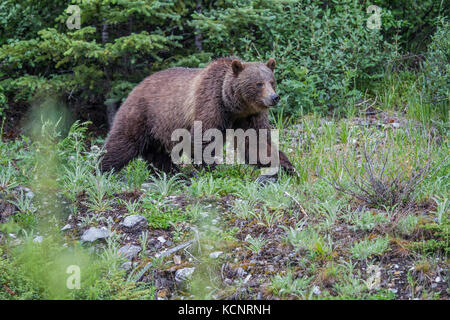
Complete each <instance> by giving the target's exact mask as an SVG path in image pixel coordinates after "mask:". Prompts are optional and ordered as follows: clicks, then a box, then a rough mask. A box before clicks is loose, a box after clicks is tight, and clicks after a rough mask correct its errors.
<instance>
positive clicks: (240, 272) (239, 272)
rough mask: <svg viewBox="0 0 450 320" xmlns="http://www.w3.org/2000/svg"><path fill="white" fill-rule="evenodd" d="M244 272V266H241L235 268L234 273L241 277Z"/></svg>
mask: <svg viewBox="0 0 450 320" xmlns="http://www.w3.org/2000/svg"><path fill="white" fill-rule="evenodd" d="M246 274H247V272H245V270H244V268H241V267H239V268H237V270H236V275H237V276H238V277H239V278H243V277H244V276H245V275H246Z"/></svg>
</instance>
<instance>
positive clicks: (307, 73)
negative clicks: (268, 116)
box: [191, 0, 387, 114]
mask: <svg viewBox="0 0 450 320" xmlns="http://www.w3.org/2000/svg"><path fill="white" fill-rule="evenodd" d="M368 17H369V16H368V15H367V14H366V7H365V6H363V5H360V4H358V3H357V2H356V1H351V0H345V1H340V2H339V4H333V5H332V6H329V7H327V6H326V5H325V2H322V1H310V0H304V1H295V2H294V1H255V0H246V1H237V0H228V1H223V5H222V6H220V7H219V8H213V9H210V10H207V11H203V12H202V13H201V14H194V20H193V21H192V22H191V24H192V25H194V26H195V27H196V28H198V30H199V31H201V32H202V35H203V37H204V39H205V40H204V43H205V44H206V45H207V47H208V48H209V50H211V51H212V52H213V53H214V54H215V55H218V56H221V55H238V56H241V57H242V58H244V59H246V60H264V59H267V58H268V57H269V56H274V57H276V58H277V61H278V67H277V71H276V74H277V77H278V79H279V91H280V93H281V96H282V103H281V106H282V108H284V109H285V111H287V112H289V113H291V114H303V113H306V112H311V111H317V112H324V111H327V109H328V105H333V106H345V105H346V104H351V103H353V102H354V101H355V99H357V98H359V97H360V96H361V91H360V88H361V86H360V83H362V82H364V81H368V80H372V79H376V78H379V77H381V76H382V62H383V60H384V59H385V57H386V54H385V51H384V49H385V48H387V44H386V42H384V41H383V39H382V36H381V34H380V32H379V31H378V30H370V29H368V28H367V27H366V21H367V18H368ZM244 30H245V32H244Z"/></svg>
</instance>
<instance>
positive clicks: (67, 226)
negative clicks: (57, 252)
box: [61, 224, 72, 231]
mask: <svg viewBox="0 0 450 320" xmlns="http://www.w3.org/2000/svg"><path fill="white" fill-rule="evenodd" d="M69 229H72V226H71V225H70V224H66V225H65V226H64V227H62V228H61V231H66V230H69Z"/></svg>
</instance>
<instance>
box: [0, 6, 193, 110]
mask: <svg viewBox="0 0 450 320" xmlns="http://www.w3.org/2000/svg"><path fill="white" fill-rule="evenodd" d="M28 2H31V1H22V3H20V4H14V3H12V1H7V2H6V3H2V7H0V12H4V11H3V10H1V9H4V10H12V11H11V12H9V14H8V15H7V17H4V18H3V20H2V15H1V14H0V23H2V22H3V24H5V25H8V26H9V25H10V24H11V19H14V21H16V18H14V15H13V14H14V10H16V9H17V11H20V10H22V9H24V10H23V12H24V14H27V13H28V11H29V10H30V11H33V10H34V11H35V12H39V11H41V10H44V11H45V16H44V17H42V18H41V17H39V15H38V14H34V15H32V19H31V21H30V20H29V19H28V18H27V19H22V20H25V21H27V22H28V21H30V22H33V19H34V20H35V19H38V18H39V19H42V20H46V19H47V17H48V18H49V17H51V21H52V22H53V23H40V24H37V28H38V29H37V30H39V31H38V32H37V34H36V32H34V33H30V35H32V36H29V37H27V38H26V39H23V40H19V41H18V40H17V39H16V38H19V35H18V34H20V33H21V32H22V31H20V30H17V32H13V31H11V30H10V29H6V31H5V37H6V36H7V37H10V39H8V42H11V43H8V44H4V45H3V46H2V47H1V48H0V61H3V63H2V64H1V65H0V88H2V89H1V90H0V102H2V101H3V100H4V97H5V96H6V97H8V100H9V101H10V102H11V101H12V100H15V101H24V102H29V101H30V100H32V99H35V98H36V97H40V96H59V97H64V98H69V100H70V99H71V97H77V98H81V99H82V101H83V102H85V103H86V102H88V101H89V103H94V104H98V105H103V103H104V102H105V101H106V100H108V99H118V100H120V99H124V98H125V97H126V95H127V94H128V92H129V91H130V90H131V89H132V88H133V87H134V86H135V85H136V84H137V83H138V82H140V81H141V80H142V79H143V78H144V77H145V76H147V75H149V74H150V73H151V72H154V71H157V70H160V69H162V68H166V67H168V66H169V64H170V63H171V61H174V60H177V57H180V56H181V55H182V56H183V57H184V58H186V57H187V56H189V52H186V51H185V50H181V48H182V47H183V45H182V42H183V41H185V39H183V38H182V37H181V36H179V35H177V34H179V33H181V32H182V29H183V26H182V23H181V21H180V19H181V16H182V15H185V14H187V7H189V5H186V4H183V3H182V2H180V1H169V0H162V1H157V0H147V1H114V0H110V1H103V0H95V1H77V3H76V4H77V5H78V6H79V7H80V9H81V29H79V30H76V29H74V30H69V29H68V28H67V27H66V25H65V23H66V21H67V19H68V17H69V14H68V13H67V12H66V11H65V10H66V9H67V8H66V7H61V6H60V5H57V6H56V7H52V6H50V7H47V6H46V5H45V4H44V3H43V2H46V1H38V3H36V4H34V5H33V6H30V7H29V8H26V9H25V6H26V5H27V3H28ZM59 2H61V1H59ZM65 5H67V3H65ZM47 9H48V11H47ZM47 20H48V19H47ZM18 21H20V20H18ZM39 25H41V27H42V28H41V29H39ZM11 26H13V24H11ZM22 26H23V28H26V24H22ZM34 28H36V26H34ZM33 30H35V29H33ZM9 40H11V41H9ZM1 43H2V42H0V44H1ZM168 51H171V52H172V55H171V59H170V60H168V59H166V57H167V52H168ZM177 51H178V52H179V54H177V53H176V52H177ZM80 102H81V101H78V102H75V101H71V103H73V104H75V105H76V104H77V103H80ZM0 109H2V106H1V105H0Z"/></svg>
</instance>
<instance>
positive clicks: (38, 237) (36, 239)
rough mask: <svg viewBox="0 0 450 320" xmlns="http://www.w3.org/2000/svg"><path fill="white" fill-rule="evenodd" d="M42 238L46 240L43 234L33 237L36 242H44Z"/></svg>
mask: <svg viewBox="0 0 450 320" xmlns="http://www.w3.org/2000/svg"><path fill="white" fill-rule="evenodd" d="M42 240H44V238H43V237H42V236H37V237H35V238H34V239H33V242H34V243H42Z"/></svg>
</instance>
